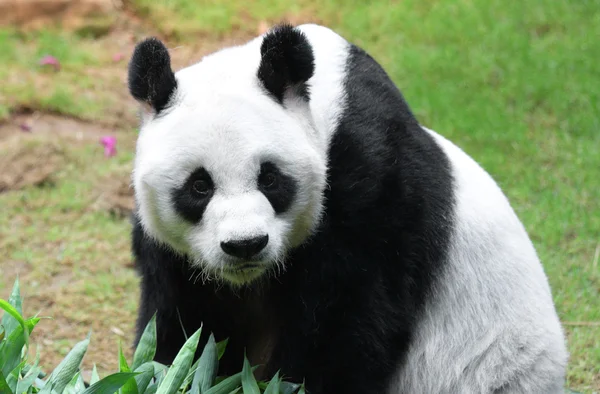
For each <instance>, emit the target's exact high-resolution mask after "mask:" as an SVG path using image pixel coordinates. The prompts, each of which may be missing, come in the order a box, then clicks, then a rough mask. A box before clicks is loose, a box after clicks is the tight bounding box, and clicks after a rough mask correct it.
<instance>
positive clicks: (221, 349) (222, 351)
mask: <svg viewBox="0 0 600 394" xmlns="http://www.w3.org/2000/svg"><path fill="white" fill-rule="evenodd" d="M228 343H229V338H226V339H224V340H222V341H221V342H217V354H218V355H219V360H220V359H221V358H222V357H223V354H225V349H226V348H227V344H228Z"/></svg>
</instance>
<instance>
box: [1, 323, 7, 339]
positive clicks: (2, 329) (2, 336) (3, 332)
mask: <svg viewBox="0 0 600 394" xmlns="http://www.w3.org/2000/svg"><path fill="white" fill-rule="evenodd" d="M5 335H6V330H5V329H4V326H3V325H2V324H0V342H2V341H3V340H4V336H5Z"/></svg>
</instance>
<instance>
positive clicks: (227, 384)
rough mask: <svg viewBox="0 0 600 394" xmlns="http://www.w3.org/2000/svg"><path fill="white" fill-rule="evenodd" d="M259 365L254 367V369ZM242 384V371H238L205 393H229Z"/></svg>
mask: <svg viewBox="0 0 600 394" xmlns="http://www.w3.org/2000/svg"><path fill="white" fill-rule="evenodd" d="M256 368H258V367H252V371H254V370H255V369H256ZM241 384H242V372H238V373H236V374H235V375H231V376H229V377H227V378H225V379H223V380H221V381H220V382H219V383H218V384H216V385H214V386H213V387H211V388H210V389H208V390H206V392H205V393H203V394H229V393H230V392H231V391H233V390H235V389H237V388H238V387H240V386H241Z"/></svg>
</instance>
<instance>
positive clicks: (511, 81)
mask: <svg viewBox="0 0 600 394" xmlns="http://www.w3.org/2000/svg"><path fill="white" fill-rule="evenodd" d="M367 3H368V5H367ZM125 4H126V8H125V9H124V10H115V12H116V13H119V15H127V18H126V19H127V23H125V24H122V23H120V22H115V26H116V27H115V28H113V29H109V30H108V31H104V30H103V31H102V32H101V33H97V34H92V35H90V34H89V33H85V34H84V33H82V32H81V31H78V32H70V31H66V30H60V29H59V28H58V27H56V26H54V27H47V28H45V29H43V30H36V31H25V30H23V29H21V28H19V27H15V26H12V27H0V47H1V48H3V50H2V51H0V63H1V64H2V67H0V80H1V81H2V83H1V84H0V120H2V121H4V124H2V125H0V173H2V174H14V173H18V171H20V170H22V169H23V168H26V169H29V170H30V171H33V172H36V171H37V172H40V171H41V172H42V173H43V172H44V170H45V171H46V173H45V174H42V176H41V177H40V179H41V181H40V180H37V181H36V182H33V183H32V184H30V185H29V186H27V185H24V186H23V187H20V186H19V187H17V186H14V185H13V184H12V183H11V184H9V186H8V187H5V189H7V190H4V191H2V183H1V182H2V178H0V206H1V207H2V214H0V256H1V257H0V271H2V275H0V294H1V295H2V296H3V297H6V296H7V295H8V293H9V291H10V290H9V289H10V286H11V285H12V282H13V280H14V277H15V275H16V274H17V273H18V274H19V275H20V276H21V278H22V283H23V285H22V290H23V293H24V296H25V297H26V298H25V308H26V311H29V313H30V314H34V313H36V312H38V311H41V314H42V315H50V316H53V317H54V320H52V321H48V322H46V323H41V324H40V325H39V330H40V333H39V334H38V338H37V342H38V344H39V345H38V346H39V347H41V348H42V351H43V352H44V353H42V362H44V361H46V362H47V364H48V369H50V368H51V367H53V366H54V365H56V363H57V362H58V360H59V356H60V355H61V354H64V353H65V351H66V350H68V349H69V348H70V346H72V345H73V344H74V343H75V342H76V341H78V340H80V339H82V338H83V337H84V336H85V334H86V333H87V331H88V330H89V329H90V327H93V329H94V334H93V337H92V344H91V345H90V350H89V355H88V356H87V357H86V361H85V363H87V364H85V363H84V365H86V366H89V365H91V362H99V360H100V364H101V365H99V367H101V368H104V370H115V369H116V367H117V345H116V343H117V340H122V341H124V343H127V342H128V341H131V337H132V335H131V332H132V328H133V321H134V316H135V309H136V305H137V291H138V290H137V278H136V277H135V275H134V273H133V271H132V269H131V266H130V262H131V256H130V253H129V244H128V242H129V240H128V237H129V223H128V221H127V219H126V217H125V216H124V215H122V214H121V213H120V210H119V209H120V208H119V207H121V204H120V203H119V201H121V200H120V199H125V200H127V201H129V200H130V198H131V197H130V194H128V193H127V192H123V185H126V184H127V182H128V176H129V175H128V173H129V171H130V170H131V165H132V163H131V159H132V157H133V148H134V141H135V137H136V132H135V128H136V121H135V110H134V109H135V107H134V104H133V102H132V100H130V99H129V98H128V97H127V91H126V88H125V83H124V78H125V75H126V61H127V58H128V56H129V55H130V53H131V49H132V47H133V44H134V42H135V40H136V39H138V38H139V37H141V36H143V35H145V34H149V33H152V34H160V35H161V36H162V37H163V38H164V39H165V40H166V41H167V42H168V44H169V47H170V48H173V49H172V53H173V57H174V61H175V63H176V64H177V65H178V66H182V65H184V64H188V63H189V62H191V61H194V60H197V59H199V57H200V56H201V54H202V53H205V52H206V51H210V50H214V49H215V48H217V47H218V46H219V45H221V44H222V43H227V44H230V43H236V42H243V41H244V40H245V39H247V38H249V37H250V36H252V35H255V34H256V32H257V26H258V25H259V22H261V21H262V20H263V19H264V20H266V21H267V22H269V23H271V22H275V21H278V20H279V19H280V18H282V17H286V18H288V19H290V20H292V21H294V22H296V23H301V22H306V21H311V20H312V21H318V22H320V23H324V24H327V25H329V26H330V27H332V28H334V29H335V30H337V31H338V32H340V33H341V34H342V35H344V36H345V37H346V38H348V39H350V40H351V41H354V42H356V43H357V44H359V45H361V46H363V47H364V48H365V49H367V50H368V51H369V52H370V53H371V54H372V55H373V56H374V57H375V58H376V59H377V60H379V61H380V62H381V63H382V64H383V65H384V67H385V68H386V69H387V71H388V72H389V73H390V75H391V76H392V78H393V79H394V80H395V81H396V82H397V83H398V85H399V86H400V88H401V89H402V91H403V93H404V94H405V96H406V98H407V100H408V102H409V104H410V105H411V106H412V108H413V110H414V112H415V113H416V114H417V117H418V118H419V120H420V121H421V122H422V123H423V124H424V125H426V126H428V127H430V128H433V129H434V130H436V131H438V132H440V133H441V134H443V135H445V136H447V137H449V138H450V139H451V140H453V141H454V142H455V143H457V144H458V145H459V146H461V147H462V148H463V149H464V150H465V151H466V152H467V153H468V154H470V155H471V156H472V157H474V158H475V159H476V160H477V161H478V162H479V163H481V164H482V165H483V167H484V168H485V169H486V170H488V171H489V172H490V173H491V174H492V176H494V178H495V179H496V180H497V181H498V182H499V184H500V185H501V187H502V188H503V189H504V191H505V192H506V194H507V195H508V196H509V198H510V200H511V201H512V204H513V206H514V207H515V209H516V211H517V213H518V215H519V217H520V218H521V219H522V220H523V221H524V223H525V226H526V228H527V229H528V230H529V232H530V235H531V237H532V239H533V241H534V243H535V245H536V247H537V250H538V253H539V255H540V257H541V259H542V261H543V264H544V267H545V270H546V273H547V275H548V277H549V279H550V284H551V287H552V290H553V294H554V298H555V301H556V305H557V308H558V311H559V314H560V318H561V320H562V321H563V323H564V325H565V330H566V332H567V334H568V341H569V350H570V352H571V360H570V367H569V374H568V385H569V387H571V388H573V389H575V390H578V391H581V392H592V391H598V390H600V264H599V255H600V133H599V130H600V67H598V64H597V63H598V59H600V40H599V39H598V37H600V1H598V0H579V1H567V0H538V1H537V2H518V1H513V2H507V1H501V0H455V1H450V0H448V1H433V0H420V1H416V0H403V1H371V2H364V1H358V0H353V1H341V0H327V1H323V2H321V1H319V2H317V1H316V0H302V1H295V2H286V3H284V2H280V1H275V0H256V1H250V2H248V1H242V0H234V1H207V0H203V1H195V0H169V1H166V0H161V1H157V2H155V1H150V0H130V1H127V2H125ZM283 4H285V6H284V5H283ZM117 19H118V18H115V20H117ZM45 54H51V55H53V56H56V57H57V58H58V59H59V60H60V62H61V69H60V71H53V70H51V69H49V68H43V67H40V66H39V65H38V61H39V59H40V58H41V57H42V56H43V55H45ZM115 54H124V56H125V57H124V59H122V60H118V57H117V60H115ZM32 111H40V114H39V115H37V114H36V113H35V112H34V113H33V114H32V113H31V112H32ZM48 113H52V114H53V115H48ZM63 116H64V117H63ZM74 118H76V119H79V120H75V119H74ZM31 119H35V123H33V125H32V126H31V132H29V133H24V132H22V131H20V129H19V126H20V125H22V123H23V122H30V121H31ZM105 134H112V135H116V136H117V140H118V147H117V149H118V154H117V156H115V157H112V158H105V157H103V154H102V148H101V146H100V145H99V143H98V139H99V138H100V136H102V135H105ZM32 158H33V159H32ZM36 159H41V160H36ZM28 166H29V167H28ZM48 169H51V171H48ZM11 182H12V181H11ZM13 183H14V182H13ZM17 183H18V182H17ZM44 326H46V328H45V329H44ZM36 330H37V329H36ZM44 330H45V331H44Z"/></svg>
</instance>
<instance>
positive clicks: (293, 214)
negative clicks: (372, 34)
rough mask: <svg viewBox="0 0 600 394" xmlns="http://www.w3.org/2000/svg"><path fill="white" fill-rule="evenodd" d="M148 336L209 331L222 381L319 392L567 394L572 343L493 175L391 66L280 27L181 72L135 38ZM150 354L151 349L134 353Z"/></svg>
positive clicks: (168, 350) (139, 248) (136, 229)
mask: <svg viewBox="0 0 600 394" xmlns="http://www.w3.org/2000/svg"><path fill="white" fill-rule="evenodd" d="M128 73H129V74H128V78H129V82H128V83H129V90H130V93H131V94H132V96H133V97H134V98H135V99H136V100H137V101H139V102H140V103H141V105H140V107H141V111H140V118H141V126H140V134H139V137H138V141H137V147H136V155H135V162H134V170H133V174H132V184H133V188H134V191H135V200H136V210H135V213H134V216H133V232H132V234H133V236H132V238H133V242H132V248H133V253H134V257H135V260H136V264H137V267H138V269H139V273H140V277H141V279H140V280H141V301H140V306H139V316H138V320H137V327H138V329H137V339H136V341H139V337H140V334H141V332H142V330H143V328H144V327H145V325H146V323H147V322H148V321H149V320H150V319H151V317H152V316H153V315H154V314H155V313H156V316H157V317H156V319H157V320H156V322H157V330H158V347H157V351H156V356H155V359H156V361H159V362H162V363H166V364H168V363H171V362H172V361H173V359H174V357H175V355H176V354H177V352H178V350H179V349H180V347H181V345H182V344H183V343H184V341H185V338H186V335H189V334H190V333H192V332H194V331H195V330H196V329H198V328H199V327H200V326H201V325H203V336H202V339H201V345H200V347H202V343H204V342H205V341H206V340H207V336H208V335H209V333H214V335H215V337H216V339H217V340H223V339H226V338H228V339H229V343H228V348H227V351H226V352H225V356H224V357H223V359H222V360H221V363H220V366H219V373H220V374H233V373H236V372H239V371H240V370H241V368H242V362H243V358H244V355H246V356H247V357H248V358H249V359H250V362H251V363H252V364H254V365H260V366H261V367H260V368H259V370H258V371H257V375H258V377H259V378H262V379H266V378H268V377H270V376H272V375H273V374H274V373H275V372H276V371H280V373H281V374H282V375H284V376H285V377H286V379H288V380H290V381H295V382H302V381H305V383H306V388H307V392H309V393H311V394H325V393H327V394H332V393H333V394H335V393H358V394H370V393H373V394H375V393H378V394H379V393H389V394H399V393H423V394H435V393H495V394H500V393H544V394H551V393H560V392H562V388H563V384H564V379H565V368H566V362H567V351H566V348H565V339H564V334H563V331H562V328H561V325H560V322H559V319H558V317H557V313H556V310H555V307H554V304H553V300H552V296H551V291H550V288H549V284H548V281H547V278H546V276H545V273H544V271H543V268H542V265H541V264H540V261H539V260H538V257H537V255H536V251H535V250H534V247H533V246H532V243H531V241H530V239H529V237H528V235H527V233H526V230H525V229H524V226H523V225H522V224H521V222H520V221H519V219H518V218H517V216H516V214H515V212H514V211H513V209H512V208H511V206H510V204H509V202H508V201H507V198H506V197H505V195H504V194H503V192H502V191H501V190H500V188H499V187H498V186H497V184H496V183H495V182H494V180H493V179H492V178H491V177H490V176H489V175H488V174H487V173H486V172H485V171H484V170H483V169H482V168H481V167H480V166H479V165H478V164H477V163H476V162H475V161H474V160H473V159H471V158H470V157H469V156H468V155H467V154H466V153H464V152H463V151H462V150H461V149H460V148H458V147H457V146H456V145H454V144H453V143H452V142H450V141H448V140H447V139H446V138H444V137H442V136H441V135H440V134H437V133H436V132H434V131H433V130H431V129H429V128H426V127H424V126H422V125H421V124H419V122H418V120H417V119H416V118H415V116H414V114H413V113H412V112H411V110H410V108H409V106H408V105H407V103H406V102H405V100H404V99H403V96H402V94H401V93H400V91H399V90H398V88H397V87H396V86H395V85H394V83H393V82H392V81H391V80H390V78H389V77H388V75H387V74H386V72H385V71H384V70H383V69H382V67H381V66H380V65H379V64H378V63H377V62H376V61H375V60H374V59H373V58H372V57H371V56H370V55H369V54H368V53H366V52H365V51H364V50H363V49H361V48H359V47H357V46H356V45H353V44H352V43H350V42H348V41H346V40H345V39H344V38H342V37H341V36H340V35H338V34H337V33H335V32H334V31H332V30H330V29H328V28H326V27H323V26H319V25H314V24H307V25H301V26H292V25H289V24H281V25H278V26H276V27H274V28H272V29H271V30H270V31H268V32H267V33H265V34H263V35H261V36H259V37H256V38H255V39H252V40H251V41H249V42H247V43H245V44H243V45H236V46H232V47H229V48H225V49H222V50H219V51H217V52H215V53H213V54H210V55H208V56H205V57H204V58H202V60H201V61H200V62H198V63H197V64H194V65H191V66H189V67H186V68H183V69H181V70H179V71H178V72H177V73H174V72H173V71H172V68H171V63H170V57H169V52H168V50H167V48H166V47H165V45H164V44H163V43H162V42H161V41H160V40H158V39H156V38H147V39H145V40H143V41H142V42H140V43H138V44H137V46H136V48H135V50H134V52H133V56H132V58H131V61H130V63H129V71H128ZM136 343H137V342H136Z"/></svg>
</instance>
